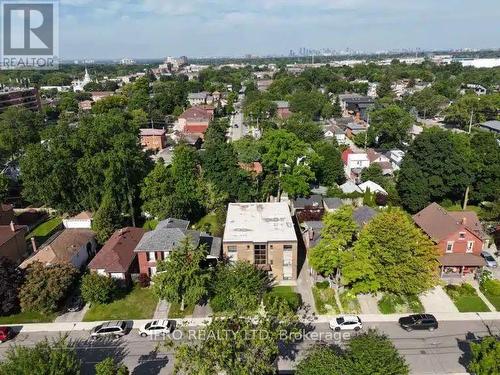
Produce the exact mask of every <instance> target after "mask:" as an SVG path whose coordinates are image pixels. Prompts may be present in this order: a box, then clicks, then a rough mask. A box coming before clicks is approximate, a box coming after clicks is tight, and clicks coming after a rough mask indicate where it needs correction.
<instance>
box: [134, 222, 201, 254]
mask: <svg viewBox="0 0 500 375" xmlns="http://www.w3.org/2000/svg"><path fill="white" fill-rule="evenodd" d="M186 236H189V237H190V239H191V242H192V243H193V245H194V246H198V244H199V242H200V232H197V231H192V230H185V229H184V230H183V229H179V228H158V227H157V228H156V229H155V230H153V231H151V232H147V233H145V234H144V236H143V237H142V238H141V241H139V243H138V244H137V246H136V247H135V250H134V251H135V252H141V251H172V250H173V249H174V248H176V247H177V246H179V244H180V243H181V242H182V240H184V239H185V238H186Z"/></svg>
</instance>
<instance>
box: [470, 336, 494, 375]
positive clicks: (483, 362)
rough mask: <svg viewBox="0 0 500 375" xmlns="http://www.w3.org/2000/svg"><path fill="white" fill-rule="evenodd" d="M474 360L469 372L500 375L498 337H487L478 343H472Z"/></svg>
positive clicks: (482, 374)
mask: <svg viewBox="0 0 500 375" xmlns="http://www.w3.org/2000/svg"><path fill="white" fill-rule="evenodd" d="M470 349H471V353H472V359H471V361H470V362H469V365H468V366H467V368H468V370H469V371H470V372H471V373H473V374H477V375H490V374H499V373H500V340H499V339H498V337H494V336H487V337H484V338H482V339H481V341H480V342H478V343H474V342H473V343H471V344H470Z"/></svg>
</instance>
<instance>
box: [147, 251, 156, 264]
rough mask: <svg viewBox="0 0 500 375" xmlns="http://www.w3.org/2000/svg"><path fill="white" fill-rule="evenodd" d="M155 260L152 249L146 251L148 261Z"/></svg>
mask: <svg viewBox="0 0 500 375" xmlns="http://www.w3.org/2000/svg"><path fill="white" fill-rule="evenodd" d="M155 260H156V254H155V252H154V251H150V252H149V253H148V262H154V261H155Z"/></svg>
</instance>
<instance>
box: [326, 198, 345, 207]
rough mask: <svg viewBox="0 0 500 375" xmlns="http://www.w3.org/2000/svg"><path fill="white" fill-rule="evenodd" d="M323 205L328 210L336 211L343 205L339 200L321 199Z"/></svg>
mask: <svg viewBox="0 0 500 375" xmlns="http://www.w3.org/2000/svg"><path fill="white" fill-rule="evenodd" d="M323 204H324V205H325V207H326V208H327V209H329V210H336V209H337V208H340V207H342V206H343V205H344V202H342V199H340V198H323Z"/></svg>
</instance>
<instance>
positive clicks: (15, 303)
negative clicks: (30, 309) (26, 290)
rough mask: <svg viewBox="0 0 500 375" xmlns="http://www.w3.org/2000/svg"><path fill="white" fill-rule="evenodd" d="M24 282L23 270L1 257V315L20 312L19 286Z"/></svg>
mask: <svg viewBox="0 0 500 375" xmlns="http://www.w3.org/2000/svg"><path fill="white" fill-rule="evenodd" d="M23 282H24V274H23V270H22V269H20V268H18V267H17V266H16V265H15V264H14V263H12V262H11V261H10V260H9V259H7V258H5V257H0V315H9V314H12V313H16V312H19V288H20V287H21V285H22V284H23Z"/></svg>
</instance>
